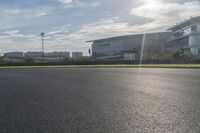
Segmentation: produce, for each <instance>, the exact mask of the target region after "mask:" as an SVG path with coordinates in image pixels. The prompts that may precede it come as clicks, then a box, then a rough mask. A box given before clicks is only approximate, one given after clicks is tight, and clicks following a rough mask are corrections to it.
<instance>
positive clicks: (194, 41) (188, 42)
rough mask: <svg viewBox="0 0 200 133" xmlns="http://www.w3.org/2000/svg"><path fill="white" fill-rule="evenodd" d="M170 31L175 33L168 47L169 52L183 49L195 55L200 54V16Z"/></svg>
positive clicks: (171, 28) (173, 27)
mask: <svg viewBox="0 0 200 133" xmlns="http://www.w3.org/2000/svg"><path fill="white" fill-rule="evenodd" d="M168 30H170V31H172V33H173V35H172V36H171V38H170V39H169V43H168V46H167V49H168V51H171V52H172V51H176V50H179V49H181V48H183V49H184V50H188V51H190V52H191V53H192V54H193V55H199V54H200V16H198V17H192V18H190V19H189V20H186V21H183V22H181V23H179V24H177V25H175V26H172V27H170V28H169V29H168Z"/></svg>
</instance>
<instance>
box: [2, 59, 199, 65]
mask: <svg viewBox="0 0 200 133" xmlns="http://www.w3.org/2000/svg"><path fill="white" fill-rule="evenodd" d="M172 63H174V62H173V61H172V60H143V61H142V64H172ZM179 63H180V62H179ZM182 63H185V62H182ZM100 64H105V65H106V64H107V65H109V64H140V60H104V61H66V62H44V63H42V62H39V63H9V62H7V63H0V66H49V65H50V66H51V65H100ZM187 64H200V60H193V61H190V62H187Z"/></svg>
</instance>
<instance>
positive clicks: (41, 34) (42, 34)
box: [40, 32, 45, 62]
mask: <svg viewBox="0 0 200 133" xmlns="http://www.w3.org/2000/svg"><path fill="white" fill-rule="evenodd" d="M44 35H45V33H44V32H42V33H40V36H41V37H42V58H43V62H44Z"/></svg>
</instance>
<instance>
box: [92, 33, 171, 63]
mask: <svg viewBox="0 0 200 133" xmlns="http://www.w3.org/2000/svg"><path fill="white" fill-rule="evenodd" d="M170 36H171V32H157V33H146V34H135V35H126V36H118V37H112V38H106V39H99V40H92V41H88V42H92V43H93V44H92V57H93V59H95V60H110V59H112V60H115V59H116V60H135V59H139V58H140V57H141V53H143V55H145V54H146V55H150V56H151V57H152V58H153V56H155V55H157V56H160V55H161V54H163V53H164V52H165V48H164V46H165V45H166V43H167V40H168V39H169V38H170Z"/></svg>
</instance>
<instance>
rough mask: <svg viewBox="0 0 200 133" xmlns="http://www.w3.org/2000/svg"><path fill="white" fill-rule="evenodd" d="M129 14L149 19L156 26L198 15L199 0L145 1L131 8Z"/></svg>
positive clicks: (199, 10)
mask: <svg viewBox="0 0 200 133" xmlns="http://www.w3.org/2000/svg"><path fill="white" fill-rule="evenodd" d="M130 14H131V15H134V16H139V17H143V18H146V19H149V20H151V21H152V22H151V23H152V24H153V23H155V25H156V26H160V27H161V26H166V24H168V25H170V24H174V23H176V22H178V21H181V20H184V19H187V18H190V17H192V16H197V15H200V2H198V1H191V2H184V3H170V2H163V1H161V0H154V2H152V1H149V2H148V1H147V2H146V3H143V4H142V5H140V6H137V7H134V8H132V10H131V11H130Z"/></svg>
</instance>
